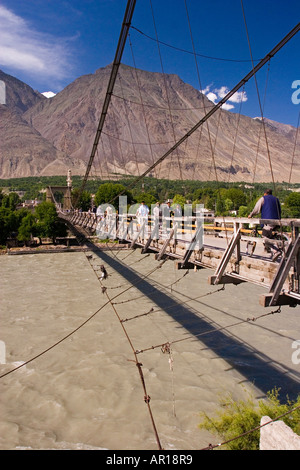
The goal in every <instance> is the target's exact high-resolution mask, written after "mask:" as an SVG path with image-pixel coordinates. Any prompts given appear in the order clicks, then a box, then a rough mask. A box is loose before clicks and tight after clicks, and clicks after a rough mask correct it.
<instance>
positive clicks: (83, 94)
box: [0, 65, 300, 182]
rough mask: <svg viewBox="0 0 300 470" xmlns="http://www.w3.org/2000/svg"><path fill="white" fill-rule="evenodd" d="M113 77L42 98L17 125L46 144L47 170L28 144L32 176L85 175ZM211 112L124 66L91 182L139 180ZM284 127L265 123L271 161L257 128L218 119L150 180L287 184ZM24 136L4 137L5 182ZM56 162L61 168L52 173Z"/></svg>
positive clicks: (14, 170)
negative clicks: (116, 177)
mask: <svg viewBox="0 0 300 470" xmlns="http://www.w3.org/2000/svg"><path fill="white" fill-rule="evenodd" d="M110 72H111V66H107V67H105V68H101V69H99V70H97V71H96V72H95V73H94V74H90V75H84V76H82V77H80V78H78V79H77V80H75V81H74V82H73V83H71V84H70V85H68V86H67V87H66V88H65V89H64V90H62V91H61V92H60V93H58V94H57V95H56V96H54V97H53V98H51V99H46V98H45V97H42V99H37V100H36V101H35V102H34V100H33V101H32V104H31V105H28V106H27V109H26V110H25V111H24V112H23V114H22V125H23V126H24V122H27V125H28V126H29V128H30V129H31V130H32V131H33V132H35V134H34V135H35V138H36V139H37V136H40V137H41V138H43V139H44V141H43V142H44V144H45V146H44V147H43V148H44V156H45V158H46V155H47V158H48V159H49V161H48V163H47V165H46V161H44V160H45V158H44V160H43V158H41V154H39V153H38V152H37V153H34V150H35V149H36V148H37V144H33V141H32V142H31V144H30V145H31V147H30V148H31V155H32V160H31V170H30V171H32V174H44V173H43V172H45V171H47V172H48V173H47V174H61V171H62V167H64V168H66V170H67V167H70V168H71V169H72V173H73V174H84V172H85V168H86V166H87V162H88V160H89V157H90V153H91V149H92V145H93V142H94V138H95V134H96V130H97V126H98V121H99V117H100V114H101V111H102V105H103V100H104V96H105V92H106V88H107V83H108V80H109V77H110ZM23 101H24V99H23ZM23 101H22V102H23ZM212 106H213V103H211V102H210V101H209V100H208V99H207V98H206V97H205V96H203V95H202V94H201V93H200V92H199V91H197V90H195V89H194V88H193V87H192V86H190V85H188V84H186V83H184V82H183V81H182V80H181V79H180V78H179V77H178V76H177V75H162V74H160V73H151V72H145V71H141V70H135V69H133V68H131V67H128V66H123V65H122V66H121V67H120V73H119V76H118V77H117V80H116V86H115V89H114V94H113V96H112V100H111V103H110V107H109V111H108V115H107V118H106V121H105V125H104V129H103V133H102V139H101V142H100V144H99V147H98V151H97V154H96V158H95V162H94V163H95V164H94V168H93V174H94V173H97V174H98V175H99V176H103V177H104V175H106V176H107V174H108V173H119V174H134V175H138V174H140V173H142V172H143V171H145V170H146V169H147V168H149V166H150V165H151V164H152V163H153V162H155V161H156V160H157V159H158V158H160V157H161V156H162V155H163V154H164V153H165V152H166V151H167V150H168V149H169V148H170V147H172V146H173V144H174V143H175V142H176V141H177V140H178V139H180V138H181V137H182V136H183V135H185V134H186V132H188V131H189V130H190V129H191V128H192V127H193V126H194V125H195V123H197V122H198V121H199V120H200V119H201V118H202V117H203V116H204V115H205V113H206V112H207V111H208V110H209V109H211V107H212ZM19 108H20V107H19ZM18 112H20V111H18ZM220 113H221V116H220ZM288 127H289V129H288V130H287V129H286V128H284V127H282V125H280V124H277V125H275V124H274V123H273V124H272V125H270V122H269V125H267V126H266V132H267V137H268V149H269V154H268V151H267V146H266V142H265V137H264V132H263V129H262V123H261V121H260V120H258V119H251V118H248V117H246V116H243V115H241V116H238V115H237V114H233V113H230V112H228V111H218V112H216V113H215V114H214V115H213V116H212V117H211V118H210V119H209V120H208V121H207V122H206V123H205V124H204V125H203V126H201V127H200V128H199V129H198V130H197V131H196V132H195V133H194V134H193V135H192V136H191V137H189V139H188V140H187V141H186V142H185V143H184V144H183V145H181V146H180V147H179V148H178V150H177V151H175V152H173V154H172V155H170V156H169V157H168V158H167V159H166V160H165V161H164V162H163V163H162V164H161V165H159V166H158V167H157V168H156V169H155V170H154V171H153V172H152V175H153V176H156V177H161V178H170V179H178V178H183V179H199V180H215V179H218V180H219V181H230V182H232V181H248V182H253V181H257V182H258V181H265V182H267V181H271V180H272V178H273V176H272V172H273V175H274V178H275V180H276V181H283V180H284V181H288V179H289V173H290V167H291V162H292V155H293V150H294V144H295V136H296V129H295V128H293V127H292V126H288ZM20 129H21V128H20ZM283 129H284V130H283ZM22 132H23V130H22ZM22 132H20V141H18V142H15V141H12V139H8V134H9V132H8V130H7V129H6V131H5V132H4V134H3V141H4V142H5V146H4V147H2V145H1V148H0V162H2V163H1V165H0V168H4V167H5V168H6V170H5V174H6V175H8V173H9V169H8V166H7V165H6V164H5V159H6V158H7V156H8V155H9V151H10V152H12V149H14V153H15V154H18V155H25V154H26V152H27V149H28V146H30V145H29V142H27V140H26V139H25V138H24V139H22ZM1 135H2V134H1ZM1 140H2V137H1ZM40 142H41V141H40ZM46 143H47V144H46ZM47 145H48V147H47ZM49 145H50V146H51V147H49ZM51 149H52V150H51ZM298 160H299V159H298ZM24 162H25V160H24ZM55 162H60V165H58V166H56V163H55ZM49 164H50V166H49ZM10 171H11V172H10V175H9V176H11V177H12V176H16V175H21V173H22V172H25V171H29V170H28V164H27V166H26V170H25V166H24V165H23V168H22V160H21V158H20V159H19V160H18V161H16V162H15V164H14V165H13V166H11V170H10ZM65 172H66V171H63V173H65ZM2 177H3V173H2ZM6 177H8V176H6ZM295 181H300V163H299V161H295V162H294V166H293V178H292V182H295Z"/></svg>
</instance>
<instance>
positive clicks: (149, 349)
mask: <svg viewBox="0 0 300 470" xmlns="http://www.w3.org/2000/svg"><path fill="white" fill-rule="evenodd" d="M280 311H281V309H280V307H279V308H278V309H277V310H274V311H272V312H269V313H263V314H262V315H260V316H258V317H253V318H247V319H246V320H240V321H238V322H235V323H232V324H231V325H227V326H220V327H219V328H213V329H211V330H207V331H204V332H202V333H198V334H197V333H195V334H193V335H189V336H186V337H184V338H180V339H175V340H173V341H169V343H170V344H171V345H172V344H176V343H182V342H183V341H187V340H190V339H191V338H195V337H196V338H200V337H202V336H205V335H208V334H211V333H217V332H220V331H223V330H227V329H228V328H233V327H234V326H239V325H242V324H244V323H249V322H255V321H257V320H259V319H260V318H263V317H266V316H268V315H273V314H274V313H280ZM164 344H165V343H160V344H157V345H155V346H150V347H148V348H144V349H138V350H137V351H136V353H137V354H141V353H144V352H147V351H152V350H153V349H157V348H161V347H162V346H164Z"/></svg>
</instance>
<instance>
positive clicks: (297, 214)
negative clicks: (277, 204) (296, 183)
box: [285, 192, 300, 218]
mask: <svg viewBox="0 0 300 470" xmlns="http://www.w3.org/2000/svg"><path fill="white" fill-rule="evenodd" d="M285 205H286V206H287V210H288V214H289V216H290V217H293V218H300V193H296V192H293V193H290V194H289V195H288V196H287V198H286V199H285Z"/></svg>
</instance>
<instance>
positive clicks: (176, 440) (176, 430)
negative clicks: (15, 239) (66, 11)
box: [0, 249, 300, 450]
mask: <svg viewBox="0 0 300 470" xmlns="http://www.w3.org/2000/svg"><path fill="white" fill-rule="evenodd" d="M87 255H88V256H87ZM89 255H91V257H89ZM101 265H104V266H105V267H106V269H107V272H108V278H107V279H104V280H102V281H99V279H98V278H99V277H100V270H99V269H100V266H101ZM212 274H213V272H212V271H210V270H208V269H198V270H197V271H193V270H190V271H185V270H177V269H175V263H174V262H173V261H171V260H168V261H166V262H164V263H163V264H160V263H159V262H158V261H156V260H155V257H154V255H153V254H150V255H145V254H141V251H140V250H139V249H137V250H135V251H134V250H133V251H131V250H129V249H126V250H119V251H103V252H98V253H83V252H77V253H72V252H66V253H47V254H28V255H17V256H11V255H3V256H1V257H0V279H1V291H0V297H1V302H0V308H1V318H0V322H1V330H0V341H1V349H0V359H1V360H0V362H1V364H0V373H1V376H2V377H1V381H0V390H1V392H0V393H1V395H0V396H1V399H0V400H1V403H0V409H1V412H0V430H1V431H0V448H1V449H2V450H4V449H109V450H140V449H145V450H151V449H152V450H157V449H158V441H157V439H159V442H160V444H161V446H162V447H163V448H164V449H166V450H168V449H169V450H193V449H202V448H204V447H206V446H207V445H208V444H210V443H212V444H215V443H217V442H219V440H220V438H219V437H217V436H213V435H210V434H209V433H208V432H206V431H203V430H200V429H199V428H198V424H199V422H200V421H201V417H200V415H201V413H203V412H205V413H208V414H209V415H212V414H213V413H215V412H216V410H217V409H219V404H220V397H224V396H225V395H226V394H230V395H231V396H232V397H233V398H234V399H243V398H248V397H249V394H251V396H253V397H255V398H261V397H265V396H266V393H267V391H269V390H271V389H272V388H273V387H274V386H277V387H279V388H281V395H282V397H283V398H284V397H285V396H286V394H288V395H289V396H290V397H291V398H293V397H296V395H297V394H298V393H299V390H300V364H299V363H298V362H299V361H298V360H297V358H298V357H299V355H297V354H296V353H297V349H295V344H296V343H295V341H297V340H299V339H300V326H299V325H300V322H299V316H300V308H299V307H297V308H289V307H282V308H281V312H277V313H271V312H272V310H273V311H275V310H277V308H276V307H275V308H274V307H272V308H263V307H261V306H260V305H259V295H260V294H261V293H265V292H266V291H265V290H264V289H263V288H262V287H258V286H256V285H253V284H250V283H243V284H240V285H239V286H233V285H226V286H225V288H224V289H221V288H222V287H223V286H210V285H209V284H208V282H207V279H208V277H209V276H210V275H212ZM103 287H105V288H106V291H105V292H103V289H102V288H103ZM254 319H256V321H254ZM134 352H135V353H136V357H137V358H138V361H139V363H140V364H142V366H140V367H141V370H142V373H143V378H144V383H145V386H146V390H147V396H148V397H149V401H148V404H149V406H150V409H151V412H152V416H153V421H151V419H150V413H149V407H148V404H147V403H146V401H147V400H145V393H144V388H143V385H142V381H141V377H140V374H139V368H138V367H137V365H136V360H135V354H134ZM25 362H26V365H24V366H23V364H24V363H25ZM20 365H21V366H22V367H20V368H18V366H20ZM13 369H16V370H14V371H12V370H13ZM10 371H12V372H11V373H9V374H6V373H7V372H10ZM153 422H154V424H155V429H156V433H157V434H156V433H155V431H154V426H153Z"/></svg>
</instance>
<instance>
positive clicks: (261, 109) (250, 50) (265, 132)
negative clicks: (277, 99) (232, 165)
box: [241, 0, 276, 193]
mask: <svg viewBox="0 0 300 470" xmlns="http://www.w3.org/2000/svg"><path fill="white" fill-rule="evenodd" d="M241 6H242V13H243V18H244V23H245V29H246V35H247V41H248V46H249V53H250V57H251V63H252V69H253V70H254V60H253V56H252V48H251V43H250V37H249V31H248V26H247V20H246V15H245V10H244V4H243V0H241ZM254 81H255V87H256V93H257V98H258V103H259V109H260V114H261V118H262V125H263V130H264V136H265V142H266V148H267V155H268V160H269V166H270V172H271V178H272V183H273V187H274V192H275V193H276V184H275V178H274V173H273V167H272V161H271V155H270V149H269V142H268V137H267V131H266V126H265V121H264V113H263V108H262V104H261V99H260V93H259V89H258V83H257V78H256V73H255V74H254Z"/></svg>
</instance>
